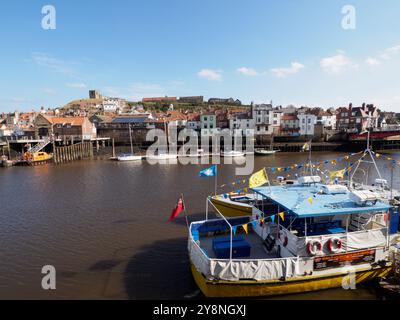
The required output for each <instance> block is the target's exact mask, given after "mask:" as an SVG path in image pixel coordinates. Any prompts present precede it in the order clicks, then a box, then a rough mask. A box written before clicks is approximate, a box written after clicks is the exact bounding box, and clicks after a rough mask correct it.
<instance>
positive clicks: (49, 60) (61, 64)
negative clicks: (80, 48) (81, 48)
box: [32, 52, 76, 75]
mask: <svg viewBox="0 0 400 320" xmlns="http://www.w3.org/2000/svg"><path fill="white" fill-rule="evenodd" d="M32 61H33V62H34V63H36V64H37V65H38V66H40V67H44V68H47V69H49V70H51V71H54V72H57V73H63V74H67V75H73V74H74V70H73V66H74V65H76V62H71V61H64V60H61V59H58V58H54V57H52V56H50V55H48V54H46V53H40V52H35V53H33V54H32Z"/></svg>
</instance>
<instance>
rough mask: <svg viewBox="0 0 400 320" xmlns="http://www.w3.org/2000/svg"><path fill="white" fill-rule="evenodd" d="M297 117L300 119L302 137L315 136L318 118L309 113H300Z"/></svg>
mask: <svg viewBox="0 0 400 320" xmlns="http://www.w3.org/2000/svg"><path fill="white" fill-rule="evenodd" d="M297 117H298V119H299V126H300V135H301V136H313V135H314V132H315V124H316V123H317V116H316V115H314V114H309V113H300V114H298V115H297Z"/></svg>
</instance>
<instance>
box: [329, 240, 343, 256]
mask: <svg viewBox="0 0 400 320" xmlns="http://www.w3.org/2000/svg"><path fill="white" fill-rule="evenodd" d="M342 246H343V243H342V240H340V239H339V238H336V237H335V238H331V239H329V241H328V249H329V251H330V252H332V253H336V252H338V251H339V250H340V249H342Z"/></svg>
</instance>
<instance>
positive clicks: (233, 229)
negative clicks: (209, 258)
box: [232, 226, 237, 235]
mask: <svg viewBox="0 0 400 320" xmlns="http://www.w3.org/2000/svg"><path fill="white" fill-rule="evenodd" d="M236 230H237V226H233V227H232V233H233V235H236Z"/></svg>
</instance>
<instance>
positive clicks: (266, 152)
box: [254, 149, 278, 156]
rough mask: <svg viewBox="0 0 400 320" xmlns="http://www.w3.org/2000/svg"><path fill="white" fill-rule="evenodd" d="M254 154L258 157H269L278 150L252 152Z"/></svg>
mask: <svg viewBox="0 0 400 320" xmlns="http://www.w3.org/2000/svg"><path fill="white" fill-rule="evenodd" d="M254 152H255V154H257V155H260V156H270V155H273V154H275V153H277V152H278V150H265V149H256V150H254Z"/></svg>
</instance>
